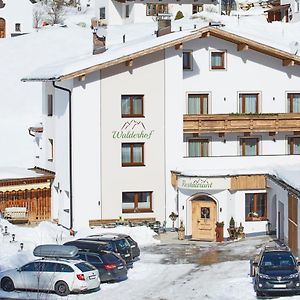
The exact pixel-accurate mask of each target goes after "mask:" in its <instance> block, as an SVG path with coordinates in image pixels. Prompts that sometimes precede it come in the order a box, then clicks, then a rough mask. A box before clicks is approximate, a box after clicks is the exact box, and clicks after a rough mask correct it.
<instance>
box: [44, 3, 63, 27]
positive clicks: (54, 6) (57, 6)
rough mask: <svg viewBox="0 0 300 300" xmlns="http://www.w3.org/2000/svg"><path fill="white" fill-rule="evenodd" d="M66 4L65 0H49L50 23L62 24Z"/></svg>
mask: <svg viewBox="0 0 300 300" xmlns="http://www.w3.org/2000/svg"><path fill="white" fill-rule="evenodd" d="M65 6H66V3H65V1H64V0H47V14H48V19H49V24H50V25H54V24H60V23H62V22H63V16H64V15H65Z"/></svg>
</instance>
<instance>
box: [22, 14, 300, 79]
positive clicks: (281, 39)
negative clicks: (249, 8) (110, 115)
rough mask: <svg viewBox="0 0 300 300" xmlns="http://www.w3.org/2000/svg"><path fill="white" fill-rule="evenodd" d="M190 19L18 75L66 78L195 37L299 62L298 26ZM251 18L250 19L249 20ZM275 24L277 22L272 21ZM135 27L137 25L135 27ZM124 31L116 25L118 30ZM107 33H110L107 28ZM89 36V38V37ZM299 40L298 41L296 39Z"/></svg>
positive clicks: (204, 16)
mask: <svg viewBox="0 0 300 300" xmlns="http://www.w3.org/2000/svg"><path fill="white" fill-rule="evenodd" d="M196 17H197V16H194V18H193V19H190V20H183V21H180V22H173V24H172V31H173V32H172V33H170V34H167V35H164V36H160V37H156V35H155V34H154V33H153V32H152V34H149V32H147V33H145V35H144V36H139V37H138V38H136V39H133V40H130V41H128V42H126V43H120V42H118V43H113V44H111V45H107V50H106V51H105V52H104V53H101V54H98V55H92V51H90V53H86V54H85V55H81V56H80V57H72V58H70V59H68V60H64V61H60V62H57V63H56V64H52V65H48V66H45V67H42V68H40V69H38V70H36V71H34V72H33V73H31V74H29V75H27V76H25V77H24V78H22V80H23V81H49V80H66V79H70V78H74V77H77V76H80V75H82V74H87V73H90V72H94V71H97V70H100V69H102V68H106V67H109V66H111V65H114V64H119V63H123V62H126V61H128V60H132V59H135V58H137V57H140V56H143V55H147V54H149V53H152V52H154V51H159V50H162V49H165V48H168V47H172V46H174V45H176V44H178V43H184V42H187V41H190V40H193V39H196V38H199V37H207V36H215V37H217V38H221V39H224V40H227V41H230V42H234V43H237V44H245V45H247V47H248V49H253V50H255V51H260V52H262V53H265V54H267V55H271V56H274V57H277V58H279V59H282V60H286V61H287V62H286V63H287V64H289V62H291V64H292V65H293V64H300V56H299V55H298V54H299V53H298V46H299V44H300V34H299V25H298V24H297V25H294V26H286V24H284V25H282V24H274V23H271V24H269V23H267V21H266V19H262V18H261V16H260V19H258V18H256V17H251V18H249V20H247V18H246V17H245V18H243V19H240V18H232V17H231V18H229V17H226V16H219V15H216V14H211V13H207V12H206V13H200V14H199V15H198V19H197V18H196ZM250 19H251V20H250ZM255 20H259V21H258V22H257V23H256V22H255ZM210 21H218V22H222V23H223V24H224V25H225V26H222V27H219V28H216V27H213V26H208V25H209V22H210ZM275 23H278V22H275ZM137 27H138V26H137ZM122 30H124V29H123V28H122V27H121V28H119V31H120V32H121V31H122ZM107 34H108V35H109V34H110V32H109V31H107ZM91 39H92V37H91ZM298 41H299V42H298Z"/></svg>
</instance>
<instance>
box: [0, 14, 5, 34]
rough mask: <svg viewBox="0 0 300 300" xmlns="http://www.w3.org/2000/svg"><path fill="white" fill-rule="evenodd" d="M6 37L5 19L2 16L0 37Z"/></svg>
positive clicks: (0, 19)
mask: <svg viewBox="0 0 300 300" xmlns="http://www.w3.org/2000/svg"><path fill="white" fill-rule="evenodd" d="M1 38H5V20H4V19H3V18H0V39H1Z"/></svg>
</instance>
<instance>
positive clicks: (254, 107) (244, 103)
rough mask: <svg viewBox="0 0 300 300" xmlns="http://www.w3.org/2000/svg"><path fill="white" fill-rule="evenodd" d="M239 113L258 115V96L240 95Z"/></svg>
mask: <svg viewBox="0 0 300 300" xmlns="http://www.w3.org/2000/svg"><path fill="white" fill-rule="evenodd" d="M239 112H240V113H246V114H250V113H252V114H255V113H258V112H259V111H258V94H239Z"/></svg>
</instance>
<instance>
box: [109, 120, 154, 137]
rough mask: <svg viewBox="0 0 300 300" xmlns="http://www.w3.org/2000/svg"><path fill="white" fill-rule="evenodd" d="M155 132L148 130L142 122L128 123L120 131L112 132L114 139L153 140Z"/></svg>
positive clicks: (133, 121) (132, 121)
mask: <svg viewBox="0 0 300 300" xmlns="http://www.w3.org/2000/svg"><path fill="white" fill-rule="evenodd" d="M153 133H154V130H146V127H145V125H144V123H143V122H142V121H135V120H131V121H127V122H125V123H124V124H123V126H122V127H121V129H120V130H114V131H113V132H112V137H113V139H136V140H138V139H146V140H149V139H151V137H152V135H153Z"/></svg>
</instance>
